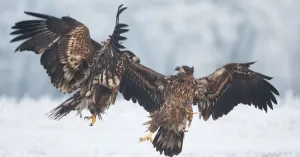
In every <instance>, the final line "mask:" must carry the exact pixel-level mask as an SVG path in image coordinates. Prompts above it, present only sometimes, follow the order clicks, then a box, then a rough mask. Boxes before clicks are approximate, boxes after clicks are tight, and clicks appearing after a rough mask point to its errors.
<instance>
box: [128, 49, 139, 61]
mask: <svg viewBox="0 0 300 157" xmlns="http://www.w3.org/2000/svg"><path fill="white" fill-rule="evenodd" d="M125 54H126V56H127V58H128V59H129V60H130V61H131V62H132V63H140V58H139V57H137V56H136V55H135V54H134V53H133V52H131V51H125Z"/></svg>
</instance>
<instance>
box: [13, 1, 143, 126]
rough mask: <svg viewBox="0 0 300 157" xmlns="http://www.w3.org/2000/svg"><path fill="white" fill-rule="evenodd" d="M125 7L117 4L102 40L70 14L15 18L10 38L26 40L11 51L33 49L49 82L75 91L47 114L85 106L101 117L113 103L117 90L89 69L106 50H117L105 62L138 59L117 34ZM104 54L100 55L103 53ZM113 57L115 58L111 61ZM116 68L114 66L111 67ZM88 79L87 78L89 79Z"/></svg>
mask: <svg viewBox="0 0 300 157" xmlns="http://www.w3.org/2000/svg"><path fill="white" fill-rule="evenodd" d="M125 9H126V7H123V5H120V6H119V8H118V12H117V16H116V25H115V28H114V31H113V33H112V35H110V36H109V39H107V40H105V41H104V42H102V43H103V45H102V44H99V43H97V42H96V41H94V40H93V39H91V38H90V34H89V30H88V28H87V27H86V26H85V25H84V24H82V23H80V22H79V21H77V20H75V19H74V18H71V17H66V16H64V17H62V18H57V17H53V16H50V15H44V14H40V13H32V12H25V13H26V14H27V15H31V16H34V17H37V18H40V19H38V20H25V21H20V22H17V23H16V24H15V25H14V26H13V27H12V28H13V29H17V30H15V31H13V32H12V33H11V35H18V36H17V37H15V38H14V39H12V40H11V42H17V41H20V40H26V41H24V42H23V43H21V44H20V45H19V46H18V47H17V48H16V50H15V51H33V52H35V53H36V54H42V55H41V64H42V65H43V66H44V68H45V69H46V71H47V74H48V75H49V77H50V80H51V83H52V84H53V85H54V86H55V87H56V88H58V89H59V90H60V91H62V92H63V93H72V92H75V91H76V90H77V91H76V93H75V94H74V95H73V96H72V97H70V98H69V99H67V100H66V101H65V102H63V103H62V104H61V105H59V106H58V107H56V108H54V109H53V110H51V111H50V112H49V114H50V115H49V117H50V118H53V119H57V120H59V119H61V118H62V117H64V116H66V115H67V114H68V113H70V112H71V111H73V110H77V111H78V112H79V113H80V114H81V110H83V109H86V108H88V109H89V110H90V112H91V113H92V115H93V121H94V118H95V117H96V115H98V117H99V118H101V114H102V113H104V110H105V109H107V108H108V107H109V106H110V105H111V104H114V102H115V99H116V96H117V93H118V90H116V89H114V88H111V87H106V86H103V85H101V83H102V84H105V81H104V80H101V81H100V83H94V82H93V81H91V80H94V79H95V78H91V77H92V76H96V75H92V74H91V73H92V72H95V69H97V66H100V64H99V62H98V60H100V59H99V58H101V59H108V58H107V56H106V54H108V53H111V52H113V53H119V52H120V53H121V54H120V55H119V56H118V60H116V59H115V60H114V59H109V60H106V61H104V62H105V63H111V62H112V63H114V64H117V65H118V68H119V70H118V71H120V69H121V68H122V66H123V65H124V64H125V62H126V61H128V62H131V61H133V62H136V61H139V59H138V58H137V57H136V56H135V55H134V53H132V52H130V51H121V49H123V48H125V47H124V46H122V45H121V41H124V40H126V37H123V36H122V35H121V34H122V33H125V32H127V31H129V30H128V29H126V27H127V25H126V24H123V23H119V16H120V14H121V13H122V12H123V11H124V10H125ZM103 54H104V55H103ZM114 61H115V62H114ZM114 70H116V69H114ZM89 81H91V82H89Z"/></svg>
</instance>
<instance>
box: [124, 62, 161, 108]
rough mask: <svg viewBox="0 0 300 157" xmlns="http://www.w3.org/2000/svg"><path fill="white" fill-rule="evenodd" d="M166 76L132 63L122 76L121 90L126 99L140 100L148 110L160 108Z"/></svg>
mask: <svg viewBox="0 0 300 157" xmlns="http://www.w3.org/2000/svg"><path fill="white" fill-rule="evenodd" d="M164 79H165V76H164V75H162V74H159V73H157V72H155V71H154V70H151V69H150V68H147V67H146V66H143V65H141V64H130V66H128V67H127V68H126V70H125V72H124V74H123V76H122V80H121V83H120V87H119V92H120V93H122V94H123V97H124V99H125V100H128V101H129V100H132V101H133V102H134V103H136V102H138V103H139V105H140V106H142V107H143V108H144V109H145V110H146V111H147V112H150V113H152V112H154V111H157V110H160V109H161V107H162V105H163V99H164V95H163V91H164Z"/></svg>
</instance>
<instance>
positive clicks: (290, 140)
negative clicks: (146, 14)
mask: <svg viewBox="0 0 300 157" xmlns="http://www.w3.org/2000/svg"><path fill="white" fill-rule="evenodd" d="M282 95H284V96H282V97H281V99H279V104H280V105H278V106H276V107H275V109H274V110H273V111H271V112H269V113H268V114H265V113H264V112H263V111H260V110H257V109H255V108H254V107H249V106H242V105H240V106H238V107H236V108H235V109H234V110H233V111H232V112H231V113H230V114H229V115H228V116H225V117H223V118H221V119H220V120H218V121H212V120H209V121H207V122H204V121H202V120H199V119H196V117H195V118H194V121H193V123H192V126H191V128H190V129H189V132H188V133H187V134H186V136H185V139H184V146H183V147H184V148H183V151H182V153H181V155H180V156H187V157H201V156H214V157H216V156H230V157H231V156H247V157H248V156H249V157H250V156H253V157H256V156H265V157H266V156H291V157H292V156H300V99H299V98H295V97H292V96H290V95H289V94H284V93H282ZM59 103H60V101H57V100H56V101H53V100H51V99H50V98H43V99H39V100H32V99H23V100H21V101H20V102H16V101H14V100H13V99H8V98H1V99H0V135H1V136H0V141H1V142H0V156H1V157H82V156H84V157H129V156H130V157H131V156H133V157H147V156H149V157H156V156H157V157H158V156H160V155H159V153H158V152H156V151H155V149H153V148H152V145H151V144H150V143H149V142H145V143H139V138H140V137H141V136H144V135H145V129H146V127H145V126H143V125H142V123H143V122H145V121H146V120H148V118H147V117H146V116H147V113H146V112H145V111H144V110H143V109H142V108H141V107H139V106H137V104H133V103H131V102H125V101H123V100H122V99H118V102H117V103H116V105H115V106H113V107H111V109H110V110H109V111H108V112H107V114H106V115H104V120H103V121H102V122H101V121H97V123H96V125H95V126H94V127H90V126H89V121H87V120H83V119H80V118H79V116H78V117H77V116H75V113H73V114H71V115H69V116H68V117H65V118H64V119H62V120H61V121H55V120H50V119H48V117H47V116H46V115H45V114H46V113H47V112H48V111H49V110H51V109H52V108H53V107H55V106H56V105H58V104H59ZM84 115H89V113H88V112H84Z"/></svg>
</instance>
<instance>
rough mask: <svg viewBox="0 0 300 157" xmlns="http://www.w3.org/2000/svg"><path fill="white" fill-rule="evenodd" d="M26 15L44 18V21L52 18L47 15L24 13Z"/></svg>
mask: <svg viewBox="0 0 300 157" xmlns="http://www.w3.org/2000/svg"><path fill="white" fill-rule="evenodd" d="M24 13H25V14H27V15H30V16H34V17H38V18H42V19H50V18H51V16H49V15H46V14H40V13H35V12H29V11H24Z"/></svg>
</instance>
